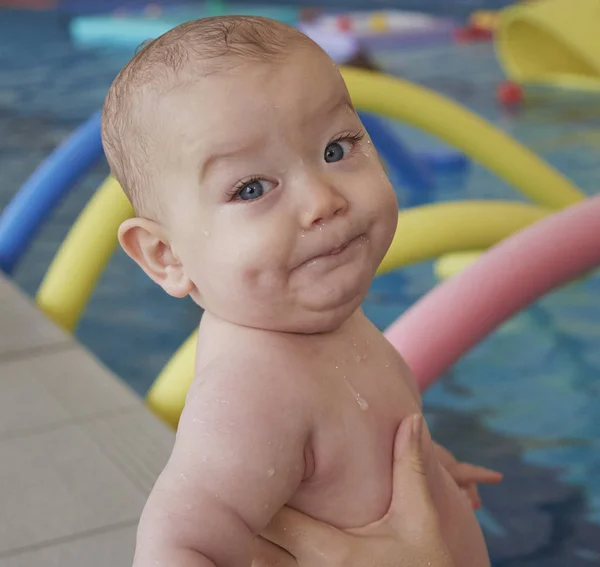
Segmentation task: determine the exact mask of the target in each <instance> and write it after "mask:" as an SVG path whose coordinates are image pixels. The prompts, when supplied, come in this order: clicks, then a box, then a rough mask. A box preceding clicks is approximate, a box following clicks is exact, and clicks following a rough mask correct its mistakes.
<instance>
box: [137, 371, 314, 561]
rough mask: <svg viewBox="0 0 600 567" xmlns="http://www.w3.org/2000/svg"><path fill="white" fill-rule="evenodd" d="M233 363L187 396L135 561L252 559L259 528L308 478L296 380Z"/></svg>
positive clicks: (305, 422) (306, 428)
mask: <svg viewBox="0 0 600 567" xmlns="http://www.w3.org/2000/svg"><path fill="white" fill-rule="evenodd" d="M231 366H232V365H230V367H229V368H227V369H223V368H219V369H214V368H213V369H212V370H210V371H208V372H205V373H204V374H203V375H202V376H200V377H199V378H198V383H197V384H195V385H194V386H193V390H192V391H190V394H189V395H188V399H187V402H186V407H185V410H184V412H183V414H182V417H181V420H180V424H179V430H178V432H177V438H176V442H175V447H174V449H173V453H172V455H171V458H170V460H169V462H168V464H167V466H166V468H165V470H164V471H163V473H162V474H161V476H160V478H159V480H158V481H157V483H156V486H155V487H154V490H153V491H152V494H151V495H150V497H149V499H148V502H147V503H146V506H145V508H144V512H143V514H142V518H141V520H140V525H139V528H138V536H137V548H136V554H135V559H134V567H155V566H156V565H163V566H165V567H167V566H168V567H212V566H215V565H216V566H217V567H246V566H248V567H249V566H250V564H251V562H252V559H253V546H254V538H255V536H256V535H257V534H259V533H260V532H261V531H262V530H263V529H264V528H265V527H266V525H267V524H268V523H269V521H270V520H271V518H272V517H273V516H274V515H275V514H276V513H277V511H278V510H279V509H280V508H281V507H282V506H283V505H285V504H286V502H287V501H288V500H289V499H290V497H291V496H292V495H293V494H294V492H295V491H296V489H297V488H298V486H299V484H300V482H301V481H302V479H303V476H304V473H305V460H304V455H305V449H306V446H307V443H308V439H309V434H310V425H309V424H310V418H309V415H307V414H308V412H307V411H306V408H307V404H304V403H303V402H302V399H303V398H302V396H301V395H298V394H299V392H298V388H297V387H296V388H293V387H290V383H292V384H293V381H292V380H290V378H289V377H286V378H283V379H282V376H281V374H277V373H276V372H273V371H272V370H269V371H267V374H265V373H264V371H263V374H262V375H257V374H256V372H257V370H256V369H253V374H252V375H251V374H250V373H249V372H248V371H247V367H246V368H244V369H241V368H239V367H238V368H235V367H231ZM261 370H262V369H261Z"/></svg>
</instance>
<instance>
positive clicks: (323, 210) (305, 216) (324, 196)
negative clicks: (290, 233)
mask: <svg viewBox="0 0 600 567" xmlns="http://www.w3.org/2000/svg"><path fill="white" fill-rule="evenodd" d="M308 199H309V202H308V204H307V206H306V207H305V208H304V212H303V213H302V228H304V229H310V228H313V227H315V226H318V225H320V224H323V223H324V222H327V221H329V220H331V219H332V218H334V217H336V216H339V215H342V214H344V213H345V212H346V211H347V210H348V201H347V200H346V198H345V197H344V196H343V195H342V193H341V192H340V191H338V190H337V189H336V188H335V187H331V186H329V185H325V184H319V185H318V186H316V187H314V186H313V188H312V190H311V191H310V195H309V197H308Z"/></svg>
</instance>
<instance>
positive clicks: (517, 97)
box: [496, 81, 524, 107]
mask: <svg viewBox="0 0 600 567" xmlns="http://www.w3.org/2000/svg"><path fill="white" fill-rule="evenodd" d="M496 98H497V99H498V102H499V103H500V104H501V105H502V106H510V107H513V106H519V105H520V104H521V103H522V102H523V98H524V93H523V88H522V87H521V85H518V84H517V83H513V82H512V81H506V82H504V83H501V84H500V85H499V86H498V90H497V91H496Z"/></svg>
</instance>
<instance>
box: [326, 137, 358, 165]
mask: <svg viewBox="0 0 600 567" xmlns="http://www.w3.org/2000/svg"><path fill="white" fill-rule="evenodd" d="M350 150H352V142H351V141H350V140H338V141H337V142H331V144H329V145H328V146H327V147H326V148H325V156H324V157H325V161H326V162H327V163H335V162H336V161H341V160H343V159H344V158H345V157H346V156H347V155H348V153H349V152H350Z"/></svg>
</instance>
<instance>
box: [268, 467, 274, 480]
mask: <svg viewBox="0 0 600 567" xmlns="http://www.w3.org/2000/svg"><path fill="white" fill-rule="evenodd" d="M267 476H268V477H269V478H271V477H272V476H275V469H274V468H273V467H271V468H270V469H269V470H268V471H267Z"/></svg>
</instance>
